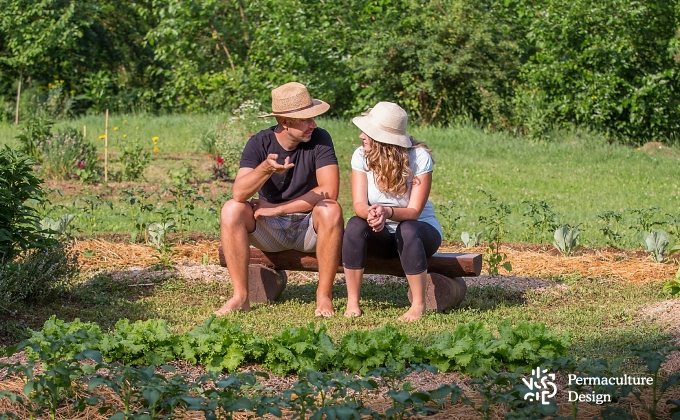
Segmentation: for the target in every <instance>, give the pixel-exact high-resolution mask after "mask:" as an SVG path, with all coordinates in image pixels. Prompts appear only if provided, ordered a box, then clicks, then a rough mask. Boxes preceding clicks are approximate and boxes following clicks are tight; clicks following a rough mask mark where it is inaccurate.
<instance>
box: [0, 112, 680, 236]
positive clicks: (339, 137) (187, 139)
mask: <svg viewBox="0 0 680 420" xmlns="http://www.w3.org/2000/svg"><path fill="white" fill-rule="evenodd" d="M228 121H229V118H228V116H224V115H222V116H220V115H177V116H159V117H152V116H144V115H141V116H122V117H111V120H110V122H109V130H110V131H109V135H110V144H109V152H110V153H111V154H112V155H113V156H114V157H115V156H117V154H118V153H119V151H120V146H121V145H123V144H124V142H125V141H127V140H126V139H123V137H122V135H123V134H128V138H132V137H133V136H134V137H137V138H139V139H140V141H141V142H142V144H145V142H146V143H148V146H149V150H151V148H152V145H153V143H152V142H151V138H152V137H153V136H158V137H159V140H158V145H159V148H160V152H159V153H157V154H154V160H152V162H151V164H150V166H149V167H148V168H147V170H146V171H145V177H146V179H147V181H148V182H143V183H139V184H136V183H128V184H126V185H125V186H141V187H144V188H158V187H160V186H162V185H163V184H167V183H169V175H168V172H169V171H172V170H177V169H178V168H179V167H180V166H181V165H182V164H184V163H185V162H188V163H189V164H190V165H192V166H193V167H194V168H195V181H196V182H197V185H199V186H200V188H199V193H200V194H202V195H203V196H205V197H208V198H212V199H213V200H214V201H213V202H210V201H207V202H196V203H195V205H196V209H195V214H196V219H197V220H195V223H194V224H193V226H192V228H191V229H192V230H196V231H201V232H206V233H214V232H215V230H216V229H215V228H216V224H217V220H216V216H215V213H214V212H210V211H209V209H210V208H211V207H212V208H213V210H214V209H215V208H219V204H220V203H221V201H223V200H224V197H225V196H224V194H225V193H228V192H229V190H230V184H229V183H224V182H217V181H210V176H211V174H212V172H211V169H210V168H211V165H213V163H214V162H213V161H212V159H211V158H210V157H209V156H208V155H207V154H206V153H205V152H204V151H203V150H202V148H201V139H202V135H203V134H204V133H205V132H206V131H207V130H209V129H210V128H214V127H215V126H216V125H217V124H219V123H224V122H226V123H228ZM318 123H319V125H320V126H321V127H324V128H325V129H326V130H328V131H329V132H330V133H331V135H332V136H333V139H334V143H335V146H336V152H337V155H338V159H339V162H340V169H341V192H340V202H341V204H342V206H343V209H344V211H345V217H346V218H347V219H348V218H349V217H350V216H351V215H352V214H353V212H352V209H351V192H350V185H349V179H350V174H351V169H350V165H349V162H350V157H351V155H352V152H353V151H354V149H355V148H356V147H357V146H358V145H359V144H360V141H359V139H358V135H359V131H358V129H357V128H356V127H355V126H354V125H352V124H351V122H349V121H340V120H328V119H319V120H318ZM270 124H273V121H271V119H258V120H256V121H255V122H254V123H253V124H251V126H250V128H252V131H257V130H258V129H260V128H264V127H266V126H268V125H270ZM66 125H68V126H71V127H77V128H78V127H79V128H80V129H82V126H86V127H87V133H88V134H87V138H88V139H89V140H90V141H92V142H93V143H95V144H96V146H97V148H98V150H99V151H100V153H102V152H103V140H99V139H98V135H99V134H100V133H103V132H104V119H103V117H94V116H88V117H84V118H80V119H78V120H73V121H65V122H60V123H58V124H57V125H56V126H55V127H56V128H55V129H57V128H59V127H64V126H66ZM114 127H118V131H113V128H114ZM250 128H249V129H250ZM411 133H412V134H413V135H414V136H416V137H417V138H418V139H420V140H422V141H424V142H426V143H427V144H428V145H429V146H430V147H431V148H432V149H433V151H434V158H435V161H436V166H435V172H434V184H433V189H432V193H431V197H430V199H431V201H432V202H433V203H434V204H435V207H436V209H437V213H438V218H439V219H440V221H441V222H442V224H443V225H444V228H445V236H446V239H447V240H449V241H453V240H460V233H461V231H468V232H473V231H483V230H484V226H482V225H481V224H480V222H479V217H480V216H488V215H489V212H490V210H489V207H488V205H489V203H490V202H489V199H488V197H487V195H485V194H484V193H482V192H481V191H482V190H483V191H486V192H487V193H489V194H491V195H492V197H494V198H495V199H497V200H499V201H500V202H502V203H504V204H507V205H508V209H509V210H510V212H511V213H510V214H509V215H508V216H507V221H506V228H507V234H506V235H505V236H506V237H505V240H507V241H511V242H538V243H551V242H552V235H553V231H552V230H548V229H541V228H540V227H539V226H538V222H537V221H539V220H540V219H541V218H542V217H543V218H551V217H552V219H553V220H554V223H556V224H557V225H559V224H569V225H571V226H579V228H580V230H581V231H582V233H581V236H580V241H581V243H582V244H584V245H586V246H590V247H594V246H604V245H615V246H617V247H620V248H627V249H634V248H639V247H640V244H639V232H640V231H642V230H644V229H643V226H645V225H649V226H651V228H653V229H658V228H661V229H664V230H665V231H666V232H667V233H669V235H670V237H671V239H672V240H671V242H673V241H680V236H679V235H680V234H679V228H680V212H678V209H679V208H680V160H679V157H680V152H679V151H678V150H676V149H668V148H663V149H658V148H649V149H643V150H637V149H633V148H630V147H626V146H621V145H616V144H613V145H612V144H609V143H607V142H606V141H605V140H604V139H603V138H602V137H599V136H598V135H596V134H592V133H587V132H574V133H557V134H556V135H555V138H554V139H553V141H551V142H547V143H535V142H531V141H529V140H528V139H526V138H522V137H514V136H510V135H508V134H504V133H485V132H483V131H481V130H479V129H477V128H474V127H469V126H462V127H453V128H433V127H414V128H413V129H412V130H411ZM16 134H17V129H16V127H15V126H11V125H10V126H8V125H4V126H0V144H3V143H4V144H10V145H14V146H16V145H17V144H16V140H14V136H15V135H16ZM110 165H111V170H115V169H116V167H117V166H116V165H120V164H119V163H116V162H111V163H110ZM56 186H57V187H60V188H62V189H63V185H56ZM66 189H67V190H68V191H65V193H64V195H63V196H58V195H56V194H53V196H52V200H53V202H54V203H57V204H61V205H65V206H66V207H65V208H63V209H56V213H55V214H58V213H59V212H62V213H63V212H71V213H75V214H77V213H78V212H79V210H78V206H74V205H73V201H74V200H75V199H76V198H78V197H94V195H98V196H99V198H100V199H101V200H106V199H108V200H111V201H112V203H113V204H114V209H113V210H110V209H108V208H105V207H102V208H100V209H98V210H95V211H94V214H95V216H96V217H97V218H98V219H99V220H100V222H99V223H97V226H96V228H95V231H96V232H119V233H122V232H129V231H130V230H131V226H130V222H129V220H127V219H125V217H124V216H122V215H123V214H124V213H125V208H124V207H125V206H124V205H123V204H122V203H120V202H119V201H118V199H119V198H121V197H120V194H119V192H120V190H121V186H120V185H115V184H114V185H113V186H112V187H109V188H107V187H106V186H102V185H98V186H80V185H78V184H76V186H75V187H73V188H66ZM541 202H543V203H544V205H543V207H540V206H538V205H539V204H540V203H541ZM81 204H82V203H81ZM531 205H533V207H534V210H533V211H532V210H531ZM121 206H122V207H121ZM607 211H610V212H612V214H613V215H616V216H618V217H619V218H620V220H619V222H618V223H617V222H615V221H614V219H611V218H610V220H609V222H606V221H605V220H603V219H602V218H600V217H598V215H602V214H603V213H604V212H607ZM74 225H75V226H77V227H78V228H80V230H81V231H82V232H84V233H89V228H90V226H91V224H86V223H85V222H84V219H83V218H82V217H81V218H77V219H76V221H75V222H74ZM605 227H609V229H610V230H613V231H616V232H617V233H618V234H619V235H620V238H618V239H616V240H611V238H610V240H608V238H607V237H605V236H604V235H603V233H602V231H601V229H602V228H605Z"/></svg>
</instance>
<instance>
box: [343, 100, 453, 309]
mask: <svg viewBox="0 0 680 420" xmlns="http://www.w3.org/2000/svg"><path fill="white" fill-rule="evenodd" d="M352 122H354V124H355V125H356V126H357V127H359V128H360V129H361V131H362V133H361V135H360V136H359V138H360V139H361V140H362V141H363V144H362V145H361V146H360V147H359V148H357V150H355V151H354V155H352V201H353V205H354V212H355V213H356V216H354V217H352V218H351V219H350V220H349V222H348V223H347V227H346V229H345V234H344V238H343V242H342V265H343V267H344V270H345V279H346V281H347V310H346V311H345V316H347V317H353V316H359V315H361V309H360V306H359V295H360V290H361V280H362V277H363V274H364V266H365V264H366V255H367V253H369V252H370V254H371V255H372V256H375V257H378V258H395V257H397V256H399V258H400V260H401V265H402V267H403V269H404V273H406V278H407V279H408V284H409V286H410V288H411V294H412V297H413V300H412V303H411V308H410V309H409V310H408V311H407V312H406V313H405V314H403V315H402V316H401V317H400V318H399V319H400V320H402V321H409V322H410V321H417V320H419V319H420V318H421V317H422V316H423V314H424V313H425V285H426V282H427V257H429V256H431V255H432V254H434V253H435V252H436V251H437V249H438V248H439V245H441V242H442V233H441V226H440V225H439V222H437V219H436V218H435V215H434V207H433V206H432V203H431V202H430V201H428V197H429V195H430V187H431V185H432V169H433V168H432V167H433V163H434V162H433V161H432V157H431V156H430V150H429V149H428V148H427V147H426V146H425V145H423V144H422V143H418V142H417V141H415V140H414V139H413V138H412V137H409V136H408V135H407V134H406V125H407V122H408V116H407V115H406V111H404V110H403V109H402V108H401V107H400V106H399V105H397V104H394V103H391V102H379V103H378V104H377V105H376V106H375V107H374V108H372V109H371V110H370V111H369V112H368V113H367V114H365V115H364V116H361V117H356V118H354V119H353V120H352Z"/></svg>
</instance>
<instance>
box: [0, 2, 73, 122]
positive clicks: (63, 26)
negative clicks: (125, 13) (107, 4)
mask: <svg viewBox="0 0 680 420" xmlns="http://www.w3.org/2000/svg"><path fill="white" fill-rule="evenodd" d="M75 11H76V4H75V0H71V1H64V0H40V1H31V0H3V1H2V4H0V36H1V37H2V41H1V42H2V48H1V49H0V63H2V64H4V65H6V66H8V67H9V68H10V69H12V70H13V72H14V74H15V75H16V77H17V80H18V83H17V102H16V113H15V119H14V122H15V124H18V123H19V101H20V96H21V82H22V79H23V78H24V77H26V78H29V77H30V71H31V69H32V68H33V67H40V66H42V65H44V63H45V62H47V61H48V60H49V56H50V54H54V53H56V52H57V51H58V50H60V49H65V48H66V47H67V46H69V45H71V44H72V43H73V42H74V41H75V39H76V38H78V37H79V36H80V35H81V33H80V32H79V31H78V28H77V26H76V25H75V24H74V22H73V18H74V15H75Z"/></svg>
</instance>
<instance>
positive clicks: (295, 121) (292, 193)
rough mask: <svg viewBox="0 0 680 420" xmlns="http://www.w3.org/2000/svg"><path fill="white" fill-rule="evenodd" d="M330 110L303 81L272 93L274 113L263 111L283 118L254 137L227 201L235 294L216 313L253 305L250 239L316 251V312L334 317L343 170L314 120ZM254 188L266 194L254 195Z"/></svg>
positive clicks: (224, 220) (224, 219) (225, 230)
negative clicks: (339, 192)
mask: <svg viewBox="0 0 680 420" xmlns="http://www.w3.org/2000/svg"><path fill="white" fill-rule="evenodd" d="M328 108H330V105H328V104H327V103H326V102H323V101H320V100H318V99H312V97H311V96H310V95H309V92H308V91H307V88H306V87H305V86H304V85H302V84H300V83H295V82H291V83H286V84H285V85H283V86H280V87H278V88H276V89H274V90H273V91H272V111H273V112H272V113H271V114H267V115H264V117H276V121H277V123H278V124H277V125H276V126H274V127H271V128H268V129H265V130H262V131H260V132H259V133H257V134H255V135H254V136H253V137H251V138H250V140H248V143H247V144H246V147H245V148H244V150H243V153H242V155H241V166H240V168H239V170H238V173H237V174H236V179H235V181H234V187H233V199H232V200H229V201H228V202H227V203H225V205H224V207H222V212H221V215H220V239H221V242H222V249H223V250H224V251H223V252H224V256H225V259H226V261H227V269H228V270H229V274H230V276H231V281H232V284H233V286H234V296H233V297H232V298H231V299H230V300H229V301H228V302H227V303H226V304H225V305H224V306H222V307H221V308H220V309H218V310H217V311H216V312H215V314H217V315H224V314H226V313H229V312H233V311H238V310H241V311H248V310H250V302H249V300H248V261H249V259H250V248H249V244H250V245H253V246H254V247H256V248H259V249H261V250H263V251H270V252H278V251H285V250H289V249H295V250H297V251H301V252H316V256H317V259H318V261H319V285H318V287H317V291H316V311H315V315H316V316H324V317H329V316H332V315H333V302H332V288H333V280H334V279H335V273H336V271H337V269H338V266H339V265H340V252H341V249H342V234H343V218H342V209H341V208H340V205H339V204H338V202H337V199H338V190H339V188H340V173H339V170H338V159H337V157H336V156H335V149H334V148H333V143H332V141H331V137H330V135H329V134H328V133H327V132H326V131H325V130H323V129H321V128H318V127H317V125H316V123H315V122H314V117H316V116H318V115H321V114H323V113H324V112H326V111H328ZM255 193H259V198H258V199H251V200H250V201H249V199H250V198H251V197H252V196H253V195H255Z"/></svg>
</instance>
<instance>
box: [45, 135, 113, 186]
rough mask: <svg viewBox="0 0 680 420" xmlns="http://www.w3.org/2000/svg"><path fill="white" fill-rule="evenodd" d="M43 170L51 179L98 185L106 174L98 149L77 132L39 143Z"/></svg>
mask: <svg viewBox="0 0 680 420" xmlns="http://www.w3.org/2000/svg"><path fill="white" fill-rule="evenodd" d="M37 151H38V155H39V156H40V160H41V170H42V173H43V174H44V175H45V177H47V178H50V179H59V180H68V179H78V180H80V181H81V182H88V183H89V182H95V181H97V180H99V177H100V173H101V172H102V169H101V164H100V162H99V161H98V160H97V149H96V147H95V146H94V145H93V144H92V143H90V142H88V141H87V140H85V139H84V138H83V136H82V135H81V134H80V133H79V132H78V131H77V130H73V129H71V130H66V131H63V132H60V133H58V134H52V135H50V136H48V137H47V138H45V139H44V140H41V141H39V142H38V145H37Z"/></svg>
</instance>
